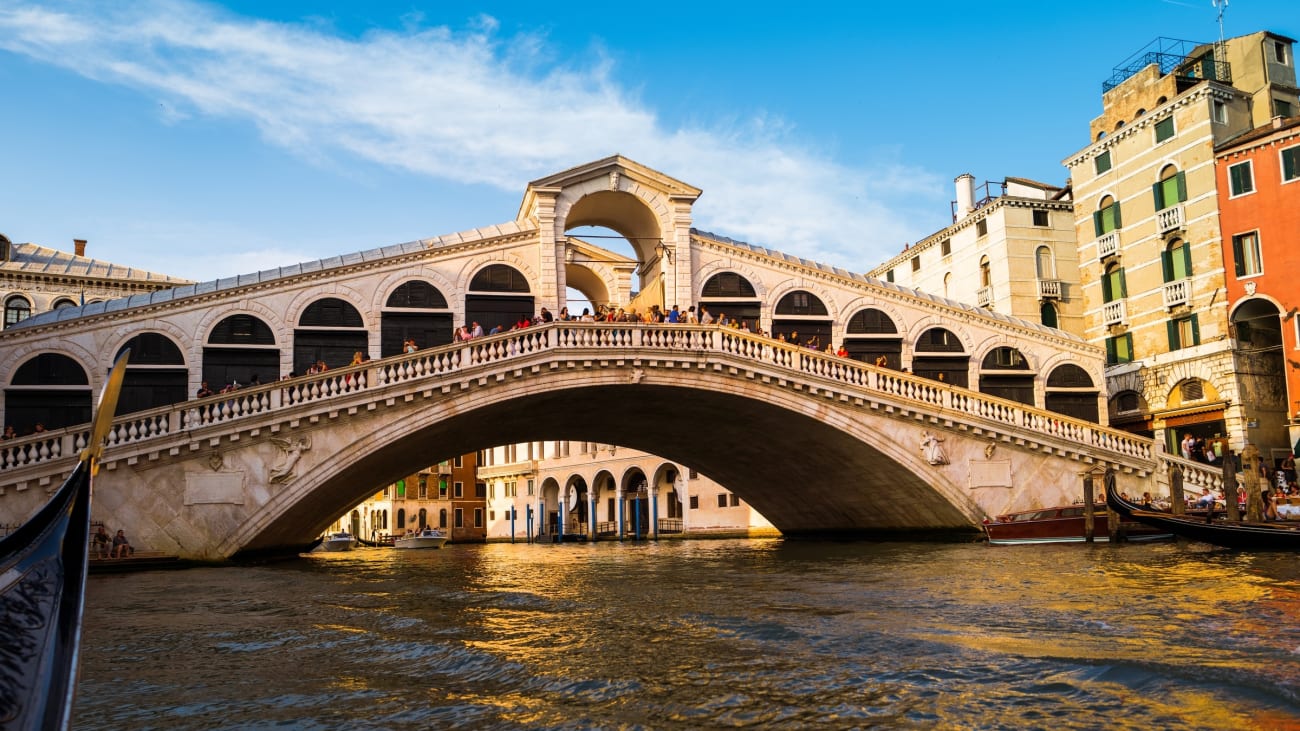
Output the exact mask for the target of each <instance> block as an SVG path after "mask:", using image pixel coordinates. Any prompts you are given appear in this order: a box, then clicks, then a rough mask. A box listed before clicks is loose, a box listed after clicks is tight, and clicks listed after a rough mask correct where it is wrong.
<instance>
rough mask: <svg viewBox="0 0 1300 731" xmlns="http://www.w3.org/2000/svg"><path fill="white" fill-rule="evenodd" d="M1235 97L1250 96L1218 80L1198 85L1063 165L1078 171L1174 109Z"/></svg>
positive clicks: (1063, 162) (1093, 144) (1092, 145)
mask: <svg viewBox="0 0 1300 731" xmlns="http://www.w3.org/2000/svg"><path fill="white" fill-rule="evenodd" d="M1234 96H1248V95H1247V94H1245V92H1241V91H1238V90H1237V89H1234V88H1232V87H1230V86H1224V85H1222V84H1220V83H1218V82H1216V81H1206V82H1205V83H1203V84H1198V85H1197V86H1195V87H1192V88H1191V89H1188V90H1187V91H1185V92H1183V93H1182V94H1179V95H1178V96H1176V97H1174V98H1173V99H1170V100H1169V101H1167V102H1165V103H1164V104H1161V105H1160V106H1158V107H1156V108H1155V109H1153V110H1152V111H1150V112H1148V113H1147V114H1144V115H1142V116H1141V117H1139V118H1138V119H1136V120H1134V121H1133V123H1132V124H1126V125H1124V126H1123V127H1122V128H1120V129H1117V130H1115V131H1114V132H1112V133H1107V134H1106V136H1105V137H1103V138H1101V139H1099V140H1097V141H1096V142H1093V143H1092V144H1090V145H1088V146H1087V147H1085V148H1083V149H1082V150H1079V151H1078V152H1076V153H1074V154H1073V155H1071V156H1070V157H1067V158H1065V159H1064V160H1062V161H1061V164H1062V165H1064V166H1065V167H1067V168H1071V169H1073V168H1076V167H1078V166H1079V165H1082V164H1083V163H1085V162H1087V161H1089V160H1091V159H1093V158H1095V157H1097V156H1098V155H1100V154H1102V153H1103V152H1106V151H1108V150H1110V149H1111V148H1112V147H1114V146H1115V145H1117V144H1118V143H1120V142H1122V141H1124V140H1126V139H1128V138H1129V137H1132V136H1133V135H1135V134H1137V133H1138V132H1139V131H1140V130H1144V129H1147V128H1149V127H1151V126H1152V125H1154V124H1155V123H1156V122H1159V121H1160V120H1162V119H1164V118H1166V117H1168V116H1170V115H1172V114H1173V113H1174V110H1176V109H1179V108H1180V107H1185V106H1188V105H1189V104H1191V103H1192V102H1196V101H1201V100H1202V99H1219V100H1222V101H1231V100H1232V98H1233V97H1234Z"/></svg>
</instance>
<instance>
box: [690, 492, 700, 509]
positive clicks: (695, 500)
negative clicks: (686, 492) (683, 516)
mask: <svg viewBox="0 0 1300 731" xmlns="http://www.w3.org/2000/svg"><path fill="white" fill-rule="evenodd" d="M699 509H700V496H699V495H692V496H691V510H699Z"/></svg>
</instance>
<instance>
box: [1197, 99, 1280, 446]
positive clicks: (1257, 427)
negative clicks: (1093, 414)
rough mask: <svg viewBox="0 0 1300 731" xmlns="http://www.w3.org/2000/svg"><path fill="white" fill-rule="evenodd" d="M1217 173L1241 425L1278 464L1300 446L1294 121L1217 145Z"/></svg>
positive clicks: (1273, 124) (1275, 121) (1277, 120)
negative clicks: (1242, 424) (1240, 394)
mask: <svg viewBox="0 0 1300 731" xmlns="http://www.w3.org/2000/svg"><path fill="white" fill-rule="evenodd" d="M1279 109H1281V107H1279ZM1215 165H1216V168H1217V171H1216V172H1217V178H1218V185H1219V209H1220V213H1219V221H1220V223H1221V225H1222V227H1223V236H1222V242H1223V260H1224V262H1225V263H1226V264H1227V272H1226V277H1225V278H1226V285H1227V297H1226V298H1225V303H1226V305H1227V308H1228V313H1229V317H1230V319H1231V330H1230V333H1231V335H1232V338H1231V342H1232V348H1233V358H1234V360H1235V370H1236V372H1237V374H1238V375H1237V378H1238V380H1239V381H1240V384H1241V385H1240V388H1241V393H1242V399H1241V400H1242V408H1243V413H1242V418H1244V419H1245V421H1246V433H1247V434H1248V435H1249V439H1250V440H1251V441H1253V442H1255V443H1256V445H1257V446H1259V447H1260V448H1261V450H1262V451H1263V454H1264V456H1265V457H1266V458H1272V459H1273V460H1275V461H1276V460H1280V459H1281V457H1282V456H1283V455H1285V453H1286V451H1287V450H1288V448H1293V445H1295V444H1296V442H1297V441H1300V317H1297V316H1296V313H1297V311H1298V310H1300V286H1297V285H1296V274H1297V272H1300V117H1280V116H1279V117H1274V118H1273V120H1272V121H1271V122H1270V123H1269V124H1267V125H1264V126H1262V127H1259V128H1256V129H1254V130H1252V131H1251V132H1248V133H1246V134H1244V135H1241V136H1240V137H1236V138H1233V139H1232V140H1230V141H1228V142H1226V143H1223V144H1221V145H1219V146H1218V147H1217V148H1216V150H1215Z"/></svg>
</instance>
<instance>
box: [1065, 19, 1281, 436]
mask: <svg viewBox="0 0 1300 731" xmlns="http://www.w3.org/2000/svg"><path fill="white" fill-rule="evenodd" d="M1291 44H1292V41H1291V40H1290V39H1287V38H1284V37H1282V36H1277V35H1275V34H1271V33H1256V34H1252V35H1248V36H1242V37H1238V38H1233V39H1229V40H1227V41H1224V42H1222V43H1218V44H1201V45H1197V44H1190V43H1186V42H1179V41H1167V40H1163V39H1162V40H1159V41H1157V42H1155V43H1154V44H1153V45H1152V46H1151V47H1148V48H1147V49H1143V50H1142V51H1140V52H1139V53H1138V54H1135V56H1134V57H1133V59H1132V60H1130V61H1128V62H1125V63H1124V64H1121V65H1120V66H1118V67H1117V68H1116V70H1115V75H1114V76H1113V77H1112V78H1111V79H1110V80H1109V81H1107V82H1106V83H1105V84H1103V94H1102V114H1101V115H1100V116H1098V117H1097V118H1096V119H1094V120H1093V121H1092V123H1091V125H1090V133H1089V134H1090V139H1091V140H1092V141H1091V143H1090V144H1089V145H1088V146H1087V147H1085V148H1084V149H1082V150H1080V151H1079V152H1077V153H1075V154H1074V155H1072V156H1071V157H1070V158H1068V159H1066V160H1065V161H1064V162H1065V165H1066V166H1067V168H1069V170H1070V174H1071V183H1072V188H1073V193H1074V205H1075V229H1076V236H1077V239H1078V242H1079V261H1080V282H1081V288H1082V291H1083V297H1084V302H1085V311H1084V337H1085V338H1086V339H1087V340H1088V341H1090V342H1092V343H1094V344H1097V345H1100V346H1104V347H1105V350H1106V354H1107V369H1106V381H1107V392H1108V394H1109V409H1110V422H1111V423H1112V424H1114V425H1117V426H1122V427H1125V428H1128V429H1130V430H1132V431H1136V432H1140V433H1151V434H1153V435H1155V436H1157V437H1158V438H1159V439H1160V440H1162V443H1163V444H1164V445H1165V447H1166V448H1167V449H1169V450H1170V451H1171V452H1175V453H1176V452H1177V451H1178V450H1177V444H1178V441H1179V440H1180V439H1181V438H1182V437H1183V436H1184V435H1185V434H1187V433H1191V434H1193V435H1194V436H1198V437H1202V438H1204V439H1206V440H1208V441H1209V442H1210V443H1211V444H1213V445H1215V448H1216V450H1217V451H1218V452H1219V453H1220V454H1221V453H1222V452H1223V450H1225V449H1229V448H1231V449H1234V450H1239V449H1241V448H1242V446H1243V445H1244V443H1245V442H1246V441H1248V440H1249V439H1251V438H1252V435H1251V434H1250V433H1249V432H1248V423H1249V419H1248V418H1247V413H1246V408H1245V405H1244V403H1243V401H1244V399H1245V398H1246V396H1247V393H1246V392H1245V391H1243V388H1242V383H1241V381H1240V379H1239V378H1238V373H1237V367H1236V366H1237V362H1236V360H1235V357H1234V348H1233V342H1232V338H1231V330H1230V321H1229V307H1228V298H1227V297H1225V295H1224V293H1225V291H1226V290H1225V286H1226V284H1227V276H1226V275H1227V271H1226V269H1225V262H1224V256H1223V241H1222V238H1221V225H1220V217H1219V192H1218V185H1217V182H1216V170H1215V148H1216V146H1218V145H1221V144H1223V143H1225V142H1227V141H1228V140H1231V139H1232V138H1234V137H1237V136H1239V135H1241V134H1243V133H1245V132H1247V131H1249V130H1250V129H1252V128H1253V127H1255V126H1257V125H1258V124H1259V120H1260V119H1261V117H1262V118H1263V119H1264V120H1267V119H1268V115H1269V114H1270V113H1271V110H1273V109H1275V108H1278V105H1279V104H1286V103H1293V102H1294V101H1295V99H1296V89H1295V71H1294V66H1293V65H1292V62H1291V61H1292V59H1291V50H1290V49H1291Z"/></svg>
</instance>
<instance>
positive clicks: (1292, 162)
mask: <svg viewBox="0 0 1300 731" xmlns="http://www.w3.org/2000/svg"><path fill="white" fill-rule="evenodd" d="M1297 179H1300V146H1296V147H1288V148H1286V149H1285V150H1283V151H1282V182H1283V183H1289V182H1291V181H1292V180H1297Z"/></svg>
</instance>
